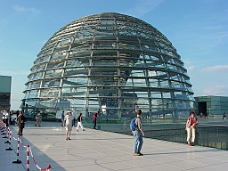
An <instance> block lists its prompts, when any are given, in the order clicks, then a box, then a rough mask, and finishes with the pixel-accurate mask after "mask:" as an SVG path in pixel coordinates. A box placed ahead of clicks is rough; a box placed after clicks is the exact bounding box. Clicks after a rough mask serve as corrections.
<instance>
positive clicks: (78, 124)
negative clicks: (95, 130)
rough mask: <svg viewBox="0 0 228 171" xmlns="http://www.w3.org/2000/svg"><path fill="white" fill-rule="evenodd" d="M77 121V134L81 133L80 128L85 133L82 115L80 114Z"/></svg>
mask: <svg viewBox="0 0 228 171" xmlns="http://www.w3.org/2000/svg"><path fill="white" fill-rule="evenodd" d="M77 121H78V123H77V127H76V130H77V132H79V131H78V129H79V127H81V129H82V130H83V131H85V129H84V127H83V125H82V113H80V114H79V116H78V118H77Z"/></svg>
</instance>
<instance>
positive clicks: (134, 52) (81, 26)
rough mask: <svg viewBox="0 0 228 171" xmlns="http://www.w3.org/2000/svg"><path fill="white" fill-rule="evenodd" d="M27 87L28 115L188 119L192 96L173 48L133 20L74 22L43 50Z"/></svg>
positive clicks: (104, 16) (112, 16)
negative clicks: (171, 116) (134, 115)
mask: <svg viewBox="0 0 228 171" xmlns="http://www.w3.org/2000/svg"><path fill="white" fill-rule="evenodd" d="M28 79H29V80H28V82H27V83H26V86H27V88H26V90H25V91H24V94H25V97H24V99H23V100H22V101H23V108H24V109H26V110H27V112H28V111H29V112H31V111H34V110H46V111H49V112H51V111H52V112H55V113H56V112H57V111H59V110H73V111H76V112H82V113H83V114H84V116H88V113H90V112H92V113H93V112H95V111H98V110H99V111H100V112H101V113H102V114H104V115H112V116H113V117H114V116H118V117H121V116H122V117H123V116H128V114H131V113H134V112H135V110H136V109H142V110H143V113H144V115H146V116H152V115H159V114H167V113H171V114H174V115H175V116H177V115H187V114H188V113H189V111H190V110H192V109H193V103H194V101H195V100H194V98H193V94H194V93H193V91H192V88H191V87H192V85H191V83H190V78H189V76H188V75H187V70H186V69H185V68H184V63H183V62H182V60H181V57H180V55H179V54H178V53H177V51H176V49H175V48H174V47H173V45H172V43H171V42H170V41H169V40H168V39H167V38H166V37H165V36H164V35H163V34H162V33H161V32H159V31H158V30H157V29H156V28H154V27H153V26H151V25H150V24H148V23H146V22H144V21H142V20H140V19H137V18H134V17H132V16H128V15H124V14H119V13H100V14H96V15H90V16H86V17H83V18H80V19H78V20H75V21H73V22H71V23H69V24H67V25H66V26H65V27H63V28H61V29H60V30H59V31H58V32H56V33H55V34H54V35H53V36H52V37H51V38H50V39H49V40H48V41H47V42H46V44H45V45H44V46H43V47H42V49H41V51H40V53H39V54H38V55H37V58H36V60H35V61H34V66H33V67H32V68H31V73H30V74H29V75H28Z"/></svg>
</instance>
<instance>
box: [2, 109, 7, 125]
mask: <svg viewBox="0 0 228 171" xmlns="http://www.w3.org/2000/svg"><path fill="white" fill-rule="evenodd" d="M1 112H2V120H3V122H4V123H5V124H6V126H9V122H8V121H9V118H8V117H9V114H8V112H7V110H3V111H1Z"/></svg>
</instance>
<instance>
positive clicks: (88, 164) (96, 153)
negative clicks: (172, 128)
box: [0, 121, 228, 171]
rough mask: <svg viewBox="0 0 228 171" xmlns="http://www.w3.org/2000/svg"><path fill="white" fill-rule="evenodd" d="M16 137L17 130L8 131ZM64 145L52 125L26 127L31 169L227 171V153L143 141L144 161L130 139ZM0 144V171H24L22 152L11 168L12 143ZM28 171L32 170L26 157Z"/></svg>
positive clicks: (96, 135) (96, 137)
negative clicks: (31, 154)
mask: <svg viewBox="0 0 228 171" xmlns="http://www.w3.org/2000/svg"><path fill="white" fill-rule="evenodd" d="M11 129H12V130H13V134H14V135H16V133H17V127H16V126H14V127H11ZM71 139H72V140H70V141H66V140H65V128H63V127H61V126H60V123H56V122H43V123H42V127H34V122H33V121H28V122H27V123H26V127H25V129H24V136H23V137H22V142H23V144H24V145H30V147H31V149H32V153H33V156H34V158H35V161H36V162H37V165H38V166H39V167H41V168H46V167H47V166H48V165H49V164H50V165H51V167H52V170H53V171H74V170H83V171H91V170H93V171H107V170H111V171H114V170H123V171H147V170H148V171H151V170H153V171H167V170H169V171H187V170H194V171H212V170H216V171H217V170H218V171H225V170H227V168H228V160H227V159H228V151H223V150H218V149H212V148H207V147H200V146H193V147H188V146H187V144H180V143H172V142H166V141H160V140H155V139H149V138H144V145H143V149H142V152H143V153H144V156H133V154H132V148H133V147H132V146H133V137H132V136H128V135H122V134H117V133H110V132H104V131H96V130H93V129H86V131H80V132H76V130H75V128H74V130H73V132H72V136H71ZM4 141H5V139H3V138H0V152H1V153H0V154H1V160H0V168H1V170H9V171H10V170H15V171H24V170H25V167H26V149H25V148H23V147H21V148H20V159H21V161H22V164H12V161H15V160H16V159H17V156H16V153H15V149H16V147H17V142H16V141H15V140H12V146H13V148H14V150H13V151H6V150H5V149H6V148H8V144H6V143H4ZM30 170H31V171H35V170H38V169H37V168H36V166H35V165H34V163H33V161H32V158H31V157H30Z"/></svg>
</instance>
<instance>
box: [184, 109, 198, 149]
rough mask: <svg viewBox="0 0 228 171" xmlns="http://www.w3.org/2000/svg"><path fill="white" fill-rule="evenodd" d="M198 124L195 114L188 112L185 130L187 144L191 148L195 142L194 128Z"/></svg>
mask: <svg viewBox="0 0 228 171" xmlns="http://www.w3.org/2000/svg"><path fill="white" fill-rule="evenodd" d="M197 124H198V119H197V118H196V117H195V113H194V112H193V111H191V112H190V116H189V117H188V119H187V122H186V128H185V129H186V130H187V142H188V146H193V145H194V141H195V128H196V125H197Z"/></svg>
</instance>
